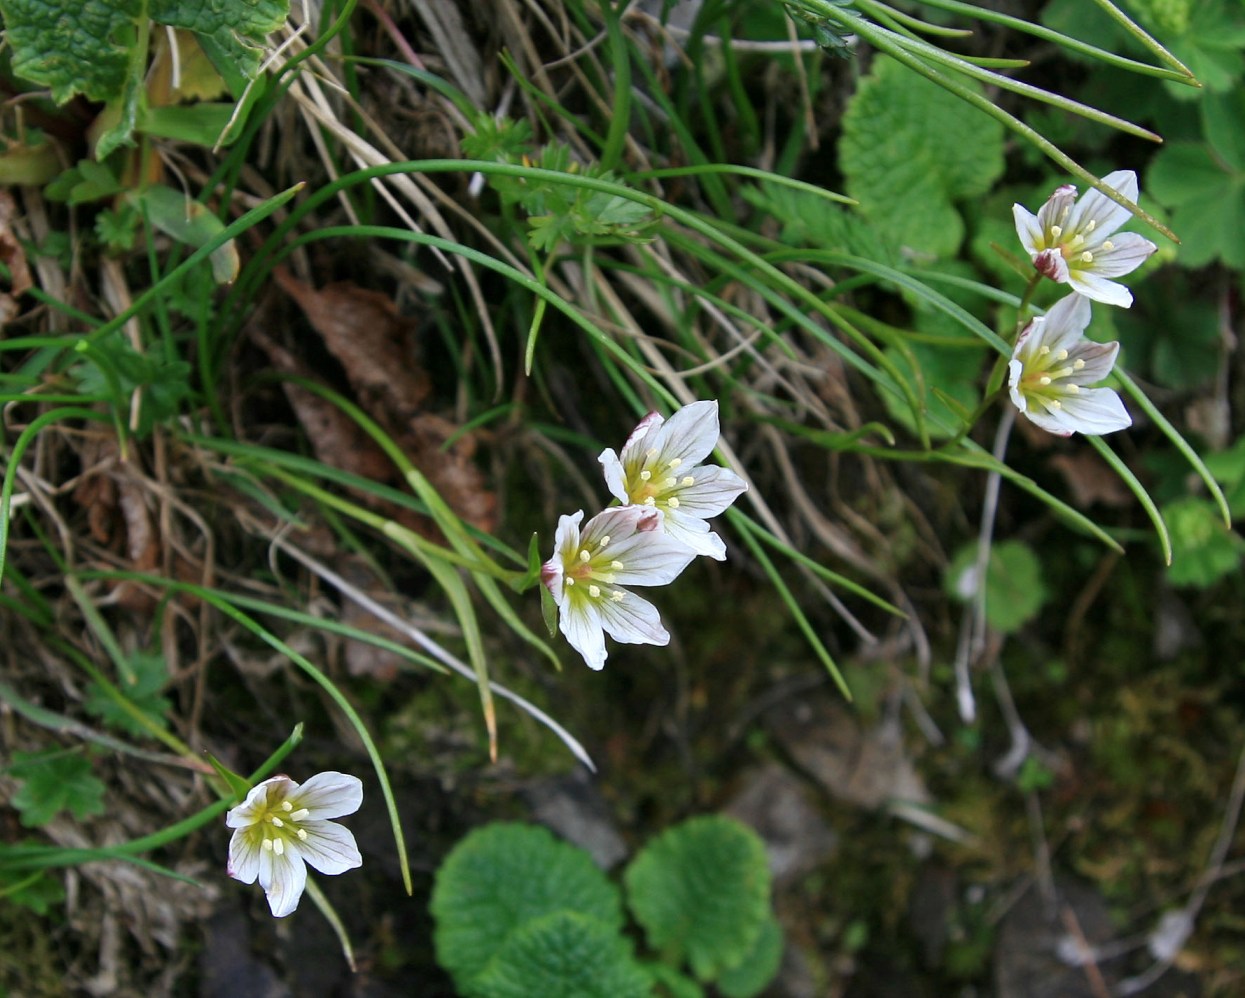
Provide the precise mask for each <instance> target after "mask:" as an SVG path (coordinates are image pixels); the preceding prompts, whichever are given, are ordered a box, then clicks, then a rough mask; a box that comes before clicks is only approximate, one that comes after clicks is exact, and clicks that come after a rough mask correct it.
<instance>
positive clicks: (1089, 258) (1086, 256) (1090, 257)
mask: <svg viewBox="0 0 1245 998" xmlns="http://www.w3.org/2000/svg"><path fill="white" fill-rule="evenodd" d="M1093 262H1094V254H1093V253H1091V252H1090V251H1089V250H1086V251H1085V252H1084V253H1082V254H1081V263H1093Z"/></svg>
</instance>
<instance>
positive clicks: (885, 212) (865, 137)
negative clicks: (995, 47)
mask: <svg viewBox="0 0 1245 998" xmlns="http://www.w3.org/2000/svg"><path fill="white" fill-rule="evenodd" d="M962 82H963V83H964V85H965V86H968V85H970V83H969V81H967V80H965V81H962ZM839 165H840V167H841V168H842V170H843V173H844V175H845V177H846V178H847V193H848V194H849V195H851V196H852V197H853V198H855V199H856V200H857V201H858V202H859V203H860V212H861V214H863V215H864V216H865V218H866V219H868V220H869V221H870V222H871V223H873V224H874V225H876V226H878V228H879V229H880V230H881V232H882V234H883V236H884V237H886V239H887V240H888V241H889V242H892V243H894V244H897V245H900V246H904V247H906V248H907V249H908V250H910V251H914V252H916V253H918V254H927V255H930V256H935V257H945V256H950V255H952V254H954V253H955V251H956V250H957V249H958V248H959V245H960V243H961V241H962V240H963V238H964V221H963V219H962V218H961V217H960V213H959V211H958V210H957V209H956V207H955V203H954V202H955V201H957V200H961V199H964V198H972V197H980V196H981V195H983V194H985V193H986V192H987V191H989V190H990V187H991V185H992V184H993V183H994V182H995V181H996V180H997V179H998V178H999V176H1001V175H1002V172H1003V126H1002V125H1001V124H1000V123H999V122H997V121H995V120H993V119H992V118H987V117H985V116H983V115H982V114H981V113H980V112H979V111H977V110H976V109H975V108H972V107H970V106H969V105H968V104H966V103H965V102H964V101H962V100H960V99H959V98H958V97H955V96H954V95H952V94H950V93H948V92H946V91H945V90H943V89H942V88H941V87H939V86H937V85H936V84H933V83H930V82H929V81H928V80H925V79H923V78H922V77H919V76H917V75H916V74H915V73H913V72H911V71H910V70H908V69H907V68H906V67H904V66H902V65H900V64H899V63H897V62H895V61H894V60H892V59H887V58H885V57H878V58H877V59H875V60H874V64H873V70H872V72H871V73H870V74H869V75H868V76H867V77H865V79H864V80H862V81H861V84H860V88H859V89H858V90H857V91H856V94H855V95H854V96H853V97H852V99H851V102H850V103H849V104H848V108H847V112H846V113H845V114H844V116H843V139H842V141H841V142H840V144H839Z"/></svg>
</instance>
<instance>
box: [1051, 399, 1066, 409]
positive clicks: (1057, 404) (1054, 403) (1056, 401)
mask: <svg viewBox="0 0 1245 998" xmlns="http://www.w3.org/2000/svg"><path fill="white" fill-rule="evenodd" d="M1047 405H1049V406H1050V407H1051V408H1052V409H1062V408H1063V404H1062V403H1061V402H1060V401H1059V399H1051V400H1050V401H1049V402H1048V403H1047Z"/></svg>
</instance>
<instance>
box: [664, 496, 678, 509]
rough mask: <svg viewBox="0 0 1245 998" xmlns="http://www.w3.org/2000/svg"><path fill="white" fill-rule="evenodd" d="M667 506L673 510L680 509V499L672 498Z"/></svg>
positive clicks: (668, 500)
mask: <svg viewBox="0 0 1245 998" xmlns="http://www.w3.org/2000/svg"><path fill="white" fill-rule="evenodd" d="M666 505H667V506H669V507H670V508H671V509H678V508H679V497H678V496H671V497H670V498H669V499H667V500H666Z"/></svg>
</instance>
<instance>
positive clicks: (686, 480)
mask: <svg viewBox="0 0 1245 998" xmlns="http://www.w3.org/2000/svg"><path fill="white" fill-rule="evenodd" d="M695 484H696V479H694V478H693V477H692V476H691V475H684V476H683V487H684V488H685V489H686V488H689V487H690V486H692V485H695Z"/></svg>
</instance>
